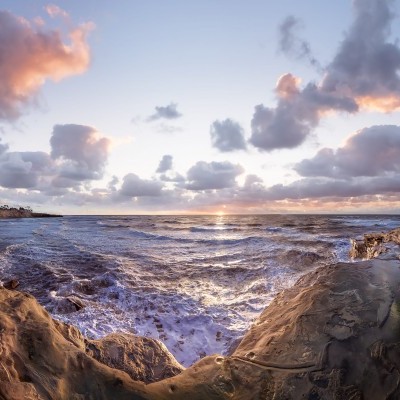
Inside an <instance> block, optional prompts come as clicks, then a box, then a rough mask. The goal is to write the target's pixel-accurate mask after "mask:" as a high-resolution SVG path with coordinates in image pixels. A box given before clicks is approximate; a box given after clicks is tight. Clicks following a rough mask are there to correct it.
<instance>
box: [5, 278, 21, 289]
mask: <svg viewBox="0 0 400 400" xmlns="http://www.w3.org/2000/svg"><path fill="white" fill-rule="evenodd" d="M3 286H4V287H5V288H6V289H8V290H14V289H16V288H17V287H18V286H19V281H18V279H11V280H10V281H8V282H6V283H4V285H3Z"/></svg>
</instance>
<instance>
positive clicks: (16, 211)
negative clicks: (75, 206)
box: [0, 207, 62, 219]
mask: <svg viewBox="0 0 400 400" xmlns="http://www.w3.org/2000/svg"><path fill="white" fill-rule="evenodd" d="M54 217H62V215H56V214H47V213H38V212H33V211H32V210H30V209H26V208H22V207H20V208H0V219H8V218H54Z"/></svg>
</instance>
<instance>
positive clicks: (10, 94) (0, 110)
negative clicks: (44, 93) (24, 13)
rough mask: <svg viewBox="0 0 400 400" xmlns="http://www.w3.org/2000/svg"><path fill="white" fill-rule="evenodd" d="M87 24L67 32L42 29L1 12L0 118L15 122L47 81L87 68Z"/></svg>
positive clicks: (88, 27)
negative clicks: (64, 35) (65, 35)
mask: <svg viewBox="0 0 400 400" xmlns="http://www.w3.org/2000/svg"><path fill="white" fill-rule="evenodd" d="M92 28H93V24H91V23H86V24H83V25H80V26H78V27H75V28H73V29H71V30H70V31H69V32H68V33H67V37H68V41H67V43H65V41H64V38H63V36H62V34H61V33H60V31H58V30H47V31H46V30H44V27H41V26H38V25H37V24H36V23H35V22H33V23H31V22H29V21H27V20H26V19H24V18H21V17H17V16H15V15H13V14H11V13H9V12H7V11H0V53H1V55H2V57H1V59H0V119H3V120H15V119H17V118H18V117H19V116H20V115H21V113H22V111H23V108H24V107H25V106H26V105H29V104H31V103H32V101H33V100H34V99H35V95H36V94H37V93H38V91H39V89H40V87H41V86H42V85H43V83H44V82H45V80H46V79H51V80H53V81H59V80H61V79H63V78H65V77H67V76H70V75H75V74H80V73H83V72H84V71H85V70H86V69H87V68H88V66H89V62H90V51H89V46H88V43H87V34H88V32H89V31H90V30H91V29H92Z"/></svg>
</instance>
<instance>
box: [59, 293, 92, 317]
mask: <svg viewBox="0 0 400 400" xmlns="http://www.w3.org/2000/svg"><path fill="white" fill-rule="evenodd" d="M84 307H85V304H84V303H83V301H82V300H81V299H80V298H79V297H76V296H68V297H65V298H62V299H60V300H57V302H56V305H55V307H54V310H55V311H56V312H57V313H60V314H70V313H73V312H76V311H80V310H82V308H84Z"/></svg>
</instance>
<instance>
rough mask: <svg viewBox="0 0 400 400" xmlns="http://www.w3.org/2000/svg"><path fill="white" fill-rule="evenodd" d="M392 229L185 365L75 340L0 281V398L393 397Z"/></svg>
mask: <svg viewBox="0 0 400 400" xmlns="http://www.w3.org/2000/svg"><path fill="white" fill-rule="evenodd" d="M399 232H400V231H399V230H396V231H392V232H389V233H388V234H382V235H383V237H382V240H381V241H380V239H379V237H378V239H376V240H377V242H375V239H373V240H372V239H371V238H370V237H369V236H368V237H367V239H366V240H367V241H366V242H365V243H366V244H365V246H366V248H367V249H368V248H369V246H370V245H371V244H372V246H376V245H377V244H378V245H381V244H385V246H386V244H389V245H390V246H392V247H390V246H389V250H388V251H386V252H385V254H384V255H382V254H381V255H380V257H379V258H377V259H374V260H369V261H362V262H357V263H339V264H336V265H332V266H329V267H322V268H320V269H318V270H316V271H314V272H312V273H309V274H307V275H306V276H304V277H303V278H301V279H300V280H299V281H298V282H297V283H296V285H295V286H293V287H292V288H290V289H287V290H285V291H283V292H281V293H280V294H279V295H278V296H277V297H276V299H275V300H274V301H273V302H272V303H271V304H270V305H269V306H268V307H267V308H266V309H265V310H264V312H263V313H262V314H261V315H260V317H259V318H258V320H257V321H256V322H255V323H254V325H253V326H252V327H251V328H250V330H249V331H248V333H247V334H246V335H245V336H244V338H243V340H242V341H241V342H240V343H239V345H238V347H237V348H236V349H235V350H234V351H233V352H232V354H231V355H230V356H227V357H223V356H220V355H213V356H208V357H205V358H203V359H202V360H200V361H199V362H197V363H196V364H194V365H192V366H191V367H190V368H187V369H186V370H183V368H182V367H181V366H180V365H179V364H178V363H177V362H176V361H175V359H174V358H173V356H172V355H170V354H169V353H168V351H167V350H166V348H165V347H164V346H163V345H162V344H161V343H160V342H158V341H155V340H152V339H148V338H140V337H136V336H133V335H125V334H113V335H110V336H108V337H106V338H104V339H102V340H94V341H92V340H88V339H85V338H84V337H83V336H82V335H81V333H80V332H79V331H78V330H77V329H76V328H74V327H72V326H69V325H66V324H63V323H60V322H57V321H54V320H52V319H51V318H50V316H49V315H48V314H47V312H46V311H44V309H43V308H41V307H40V306H39V305H38V303H37V302H36V300H35V299H34V298H33V297H32V296H29V295H27V294H24V293H19V292H17V291H11V290H7V289H5V288H0V399H7V400H8V399H15V400H17V399H46V400H48V399H57V400H58V399H60V400H62V399H80V400H83V399H113V400H118V399H131V400H133V399H153V400H168V399H171V400H172V399H174V400H217V399H218V400H222V399H233V400H253V399H254V400H256V399H263V400H283V399H285V400H291V399H293V400H297V399H299V400H300V399H310V400H319V399H320V400H325V399H326V400H361V399H363V400H383V399H388V400H389V399H392V400H394V399H400V261H399V258H398V247H397V246H398V245H397V244H398V243H400V240H399V238H400V235H399ZM374 238H375V236H374ZM376 243H377V244H376ZM390 243H392V244H390ZM366 254H368V253H366ZM370 254H372V253H370Z"/></svg>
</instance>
